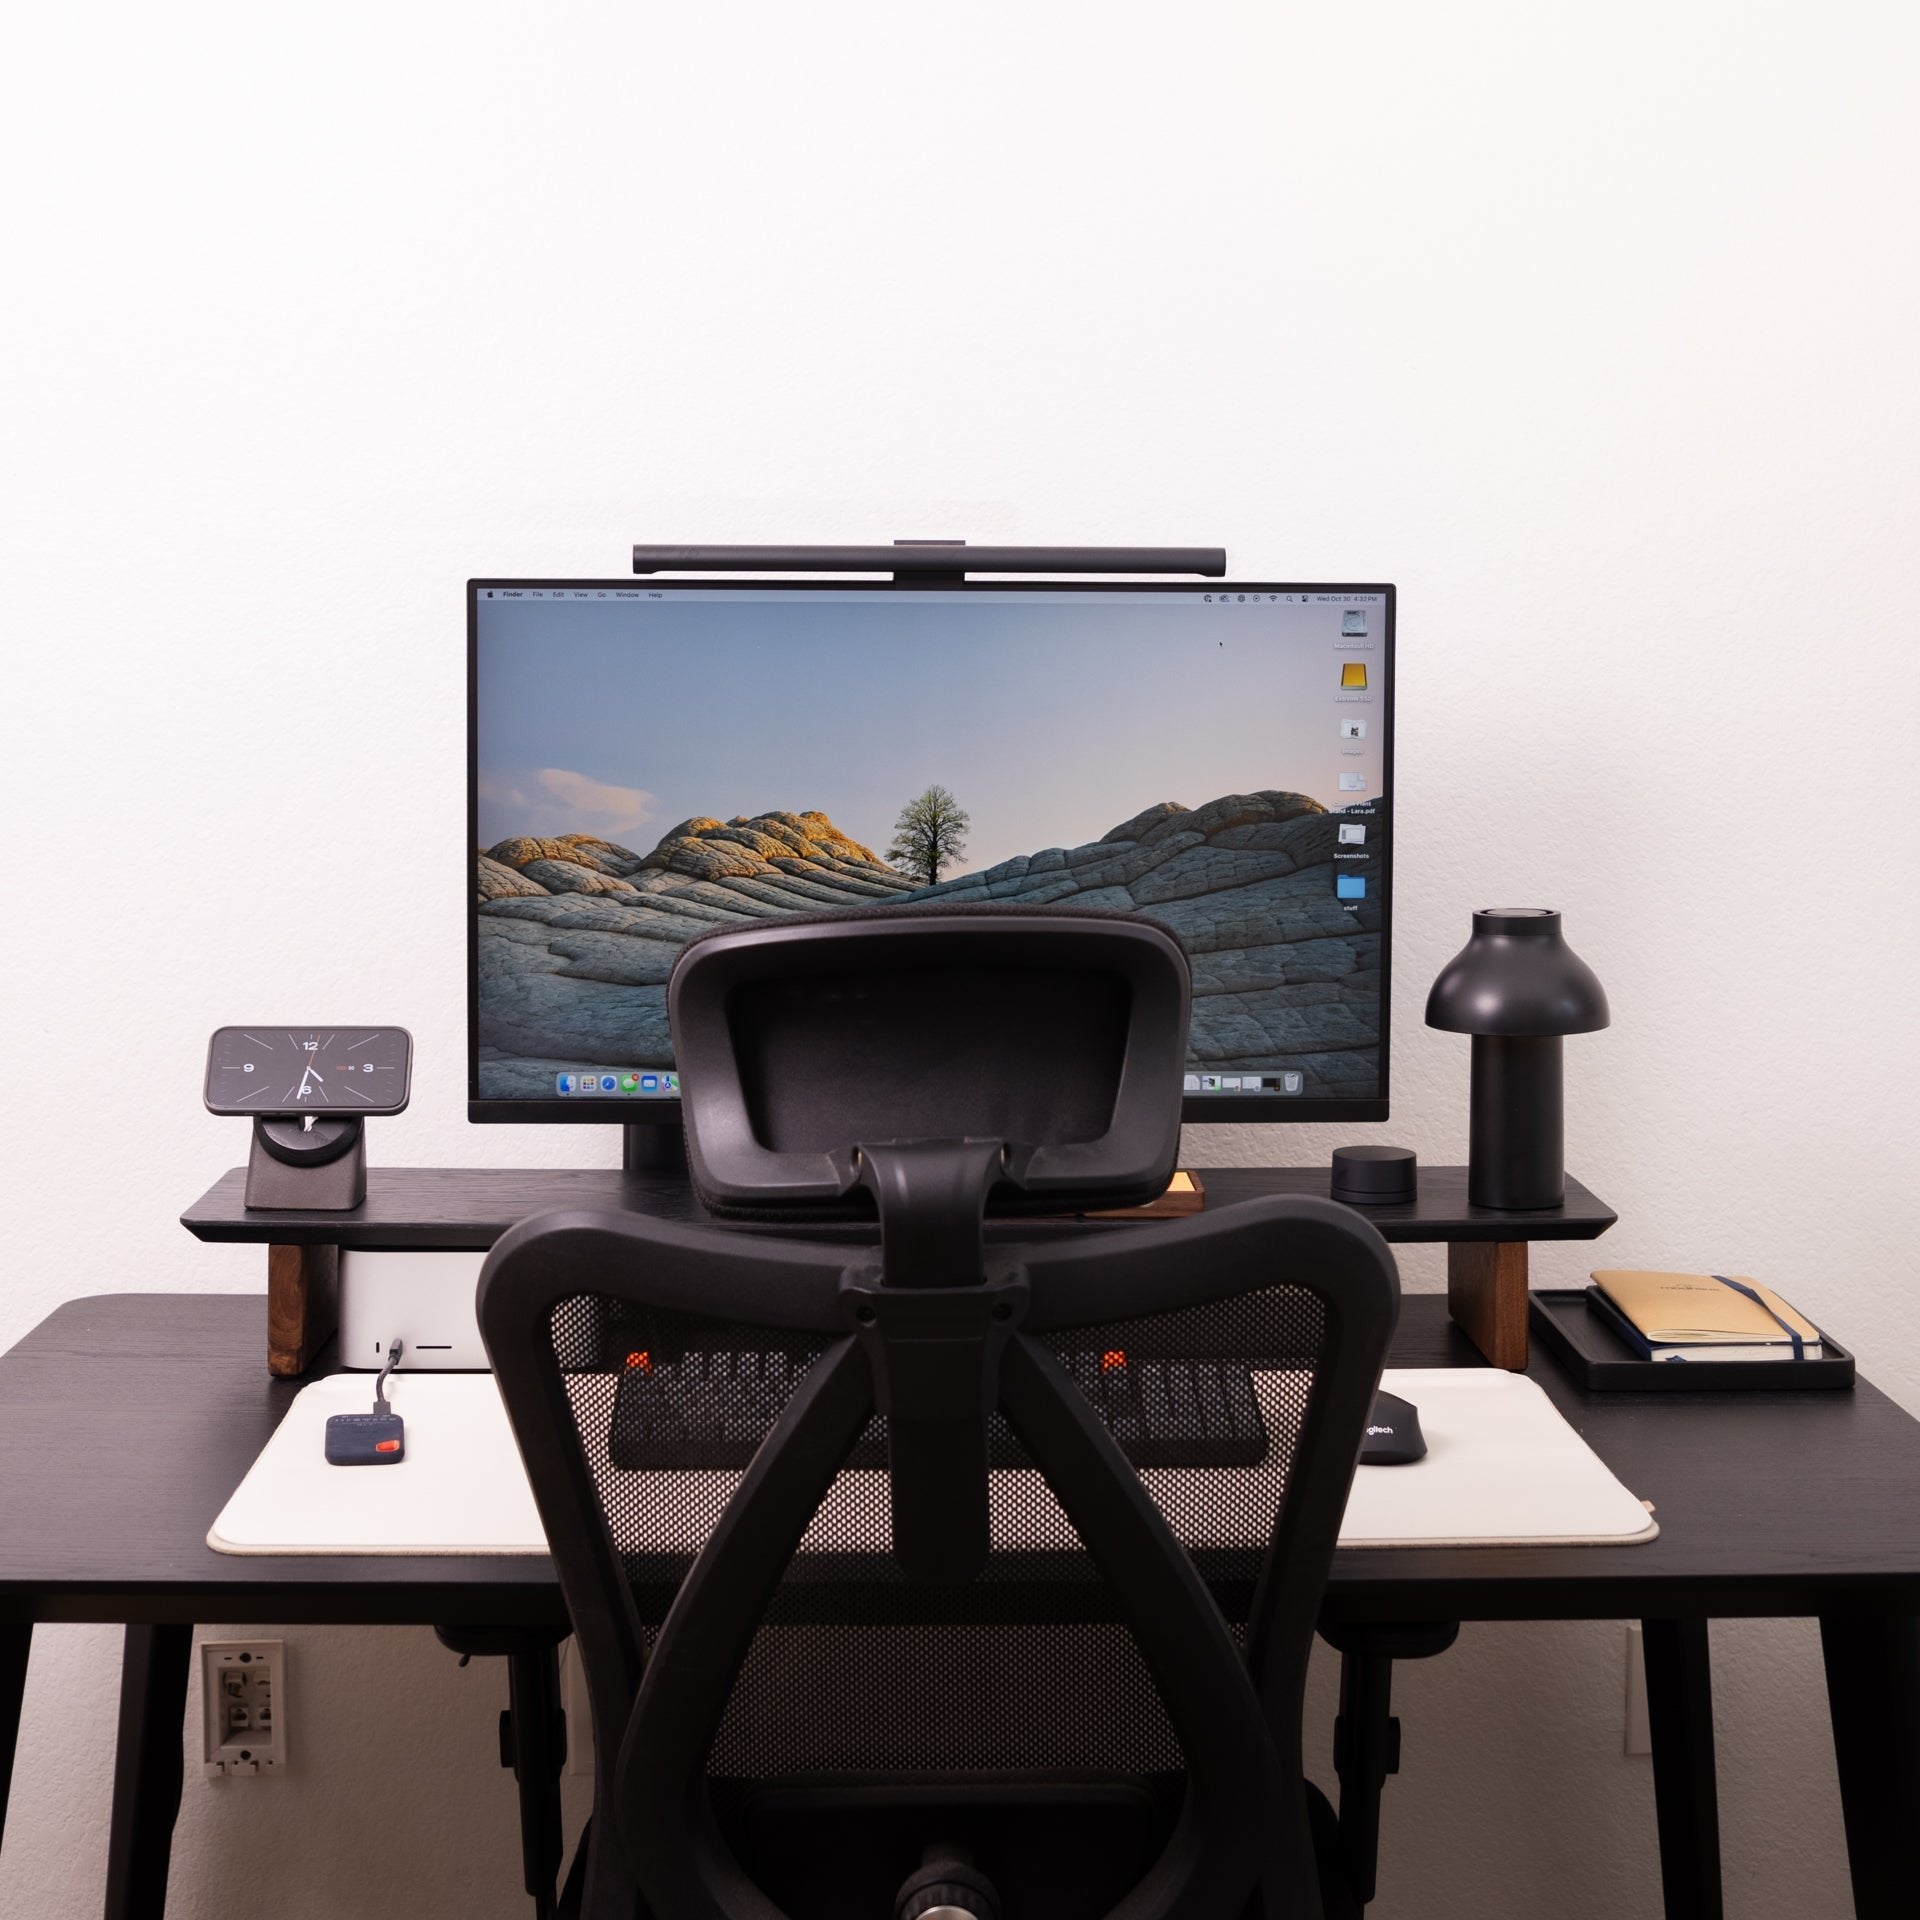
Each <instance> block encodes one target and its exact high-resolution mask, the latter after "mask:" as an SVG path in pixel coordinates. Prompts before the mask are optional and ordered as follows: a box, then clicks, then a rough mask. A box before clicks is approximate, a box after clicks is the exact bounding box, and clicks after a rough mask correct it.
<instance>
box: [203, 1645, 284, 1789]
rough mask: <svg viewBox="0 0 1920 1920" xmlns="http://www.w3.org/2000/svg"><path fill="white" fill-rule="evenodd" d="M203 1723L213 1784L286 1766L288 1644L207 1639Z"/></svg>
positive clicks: (205, 1758) (205, 1761) (206, 1764)
mask: <svg viewBox="0 0 1920 1920" xmlns="http://www.w3.org/2000/svg"><path fill="white" fill-rule="evenodd" d="M200 1701H201V1707H200V1719H201V1726H202V1729H203V1731H204V1736H205V1742H206V1751H205V1754H204V1756H203V1769H202V1770H203V1771H204V1772H205V1774H206V1776H207V1778H208V1779H209V1780H217V1779H221V1778H223V1777H225V1776H226V1775H228V1774H234V1773H278V1772H279V1771H280V1770H281V1769H282V1768H283V1767H285V1765H286V1764H287V1643H286V1642H285V1641H284V1640H205V1641H202V1642H201V1645H200Z"/></svg>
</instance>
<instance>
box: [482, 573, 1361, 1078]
mask: <svg viewBox="0 0 1920 1920" xmlns="http://www.w3.org/2000/svg"><path fill="white" fill-rule="evenodd" d="M496 591H503V590H496ZM504 591H507V592H510V593H511V597H496V598H493V599H488V598H487V597H486V596H485V593H484V591H483V593H482V597H481V598H480V600H479V602H478V607H477V620H476V667H475V672H476V701H475V708H476V730H477V802H476V805H477V823H478V838H479V845H478V846H477V847H476V849H475V851H474V867H473V890H474V909H475V913H476V916H477V935H478V1019H479V1039H480V1060H479V1092H480V1096H481V1097H482V1098H483V1099H551V1098H554V1097H555V1096H556V1095H557V1094H565V1093H574V1092H586V1091H591V1092H593V1093H594V1094H596V1095H598V1094H600V1093H601V1092H602V1089H603V1087H604V1089H605V1091H606V1092H614V1093H618V1094H637V1093H639V1092H640V1091H641V1090H642V1088H641V1080H642V1076H643V1074H644V1077H645V1081H646V1085H645V1091H646V1092H660V1093H666V1092H671V1091H673V1087H672V1084H671V1083H670V1082H668V1081H667V1080H666V1079H665V1078H664V1073H663V1071H662V1070H670V1069H671V1067H672V1064H673V1063H672V1052H671V1047H670V1044H669V1038H668V1032H667V1018H666V981H667V976H668V974H669V973H670V972H671V970H672V967H673V962H674V958H675V956H676V954H677V953H678V951H679V948H680V946H681V944H682V943H683V942H685V941H686V940H688V939H690V938H692V937H693V936H694V935H695V934H697V933H700V932H704V931H705V930H707V929H708V928H710V927H712V926H714V925H715V924H719V923H730V922H735V921H740V920H746V919H753V918H758V917H764V916H768V915H777V914H786V913H811V912H819V911H822V910H831V909H833V908H836V907H850V908H851V907H872V906H886V905H890V904H905V903H908V902H923V901H930V900H951V901H953V902H955V903H961V902H973V901H985V900H993V901H1017V902H1023V903H1029V904H1033V905H1047V906H1052V907H1061V908H1070V907H1075V906H1082V907H1090V908H1106V909H1124V910H1134V911H1139V912H1143V913H1146V914H1149V915H1151V916H1152V917H1154V918H1155V919H1157V920H1159V921H1161V922H1162V924H1164V925H1165V926H1166V927H1167V928H1168V929H1169V930H1170V931H1171V932H1172V933H1173V934H1174V935H1175V936H1176V937H1177V938H1178V939H1179V940H1180V941H1181V943H1182V945H1183V946H1184V947H1185V949H1186V951H1187V954H1188V956H1189V958H1190V960H1191V962H1192V966H1193V975H1194V1010H1193V1025H1192V1032H1191V1040H1190V1056H1191V1057H1190V1061H1189V1066H1190V1069H1191V1074H1192V1077H1191V1078H1190V1080H1189V1090H1190V1091H1193V1092H1201V1091H1205V1092H1214V1091H1221V1092H1239V1091H1241V1087H1240V1086H1238V1085H1234V1084H1231V1083H1232V1082H1235V1081H1240V1080H1245V1081H1247V1082H1248V1084H1247V1086H1246V1089H1245V1090H1246V1091H1249V1092H1253V1091H1260V1092H1268V1093H1271V1094H1273V1095H1274V1096H1275V1097H1276V1098H1285V1097H1286V1096H1287V1095H1289V1094H1293V1095H1300V1096H1305V1097H1313V1096H1316V1095H1318V1096H1321V1097H1347V1098H1365V1097H1370V1096H1373V1095H1376V1094H1377V1093H1378V1092H1379V1091H1380V1085H1379V1080H1380V1067H1379V1041H1380V1003H1381V926H1382V917H1383V904H1384V903H1383V900H1382V893H1383V888H1384V876H1385V874H1386V871H1387V847H1386V841H1387V837H1388V809H1387V804H1386V796H1385V795H1384V794H1383V793H1382V791H1381V780H1382V769H1383V768H1384V765H1385V751H1384V742H1383V740H1382V738H1381V734H1382V730H1383V728H1384V716H1385V705H1386V702H1385V688H1384V684H1383V679H1384V673H1385V663H1384V651H1385V639H1384V633H1383V631H1382V629H1383V627H1384V620H1385V612H1384V607H1383V605H1382V604H1381V602H1380V599H1379V597H1378V596H1371V597H1370V596H1363V595H1354V596H1346V597H1344V598H1333V597H1325V596H1323V597H1321V598H1320V600H1319V602H1318V603H1317V604H1308V603H1307V600H1306V596H1300V598H1299V602H1298V603H1297V604H1296V603H1295V602H1294V601H1292V600H1290V599H1289V600H1286V601H1284V602H1283V601H1282V600H1281V598H1280V597H1278V596H1273V597H1270V598H1263V596H1262V595H1260V594H1257V593H1256V594H1254V595H1252V596H1251V597H1250V600H1249V598H1247V597H1242V598H1240V599H1238V600H1230V599H1228V598H1227V596H1225V595H1222V596H1220V597H1219V598H1217V599H1216V598H1214V597H1212V596H1211V595H1210V594H1205V593H1203V590H1199V589H1196V590H1195V592H1194V593H1193V594H1191V595H1187V594H1184V593H1182V594H1179V595H1135V596H1127V595H1125V594H1119V593H1115V592H1113V591H1112V590H1111V589H1109V590H1106V591H1104V592H1102V591H1100V590H1092V591H1089V592H1087V593H1084V594H1082V593H1077V592H1076V593H1074V594H1072V595H1045V596H1042V595H1035V594H1024V595H1022V594H1005V595H1002V594H993V595H976V596H973V597H971V598H965V597H959V596H940V595H935V594H917V593H904V592H903V593H887V594H875V593H846V594H835V593H832V592H830V591H829V592H814V593H796V594H790V595H777V596H776V595H774V594H770V593H765V592H757V593H756V592H745V591H739V590H735V591H732V592H727V593H718V592H716V593H713V594H705V593H687V592H684V591H682V592H680V593H678V594H676V593H675V591H674V590H673V589H671V588H669V589H650V588H644V587H638V588H608V587H596V586H587V587H581V588H574V589H543V590H538V591H537V592H536V590H530V589H512V590H504ZM1343 622H1344V626H1343ZM1356 623H1357V624H1356ZM1369 627H1370V629H1371V630H1370V631H1368V630H1367V629H1368V628H1369ZM589 1069H591V1070H592V1072H591V1074H589V1072H588V1070H589ZM602 1072H604V1073H605V1074H606V1076H607V1079H608V1080H609V1081H611V1082H612V1083H613V1084H612V1085H607V1084H606V1082H603V1081H601V1080H600V1079H599V1078H598V1076H599V1075H600V1074H601V1073H602Z"/></svg>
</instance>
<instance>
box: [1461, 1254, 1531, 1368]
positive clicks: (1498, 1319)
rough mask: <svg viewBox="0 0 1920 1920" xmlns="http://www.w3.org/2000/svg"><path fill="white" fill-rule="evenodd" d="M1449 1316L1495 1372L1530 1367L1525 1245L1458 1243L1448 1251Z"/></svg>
mask: <svg viewBox="0 0 1920 1920" xmlns="http://www.w3.org/2000/svg"><path fill="white" fill-rule="evenodd" d="M1447 1311H1448V1312H1449V1313H1450V1314H1452V1315H1453V1317H1454V1319H1455V1320H1457V1321H1458V1322H1459V1323H1460V1326H1461V1329H1462V1330H1463V1331H1464V1332H1465V1334H1466V1336H1467V1338H1468V1339H1469V1340H1471V1341H1472V1342H1473V1344H1474V1345H1475V1346H1476V1347H1478V1348H1479V1349H1480V1351H1481V1352H1482V1353H1484V1354H1485V1355H1486V1356H1487V1358H1488V1360H1489V1361H1491V1362H1492V1363H1493V1365H1495V1366H1496V1367H1505V1368H1506V1369H1507V1370H1508V1371H1509V1372H1510V1373H1521V1372H1524V1371H1525V1369H1526V1364H1527V1243H1526V1242H1525V1241H1524V1240H1456V1241H1454V1242H1453V1243H1452V1244H1451V1245H1450V1246H1449V1247H1448V1248H1447Z"/></svg>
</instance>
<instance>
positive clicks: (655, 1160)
mask: <svg viewBox="0 0 1920 1920" xmlns="http://www.w3.org/2000/svg"><path fill="white" fill-rule="evenodd" d="M620 1131H621V1133H622V1134H623V1135H624V1136H625V1139H624V1141H623V1143H622V1145H621V1149H620V1171H621V1172H622V1173H651V1174H667V1175H670V1176H672V1177H673V1178H676V1179H678V1180H680V1181H682V1182H684V1181H685V1180H686V1179H687V1130H686V1128H685V1127H683V1126H682V1125H681V1124H680V1123H679V1121H677V1120H671V1121H665V1122H661V1121H653V1122H635V1121H628V1122H627V1123H626V1125H624V1126H623V1127H622V1128H621V1129H620Z"/></svg>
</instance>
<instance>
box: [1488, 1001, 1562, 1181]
mask: <svg viewBox="0 0 1920 1920" xmlns="http://www.w3.org/2000/svg"><path fill="white" fill-rule="evenodd" d="M1566 1194H1567V1174H1566V1144H1565V1128H1564V1108H1563V1104H1562V1076H1561V1061H1560V1037H1559V1035H1558V1034H1553V1035H1546V1036H1541V1037H1538V1038H1530V1039H1524V1040H1512V1039H1504V1038H1496V1037H1494V1036H1491V1035H1487V1034H1475V1035H1474V1040H1473V1092H1472V1117H1471V1121H1470V1141H1469V1145H1468V1150H1467V1199H1468V1200H1469V1201H1470V1202H1471V1203H1472V1204H1473V1205H1474V1206H1476V1207H1505V1208H1509V1209H1512V1210H1516V1211H1525V1210H1528V1209H1533V1208H1541V1207H1557V1206H1559V1205H1560V1204H1561V1203H1562V1202H1563V1201H1564V1200H1565V1199H1566Z"/></svg>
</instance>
